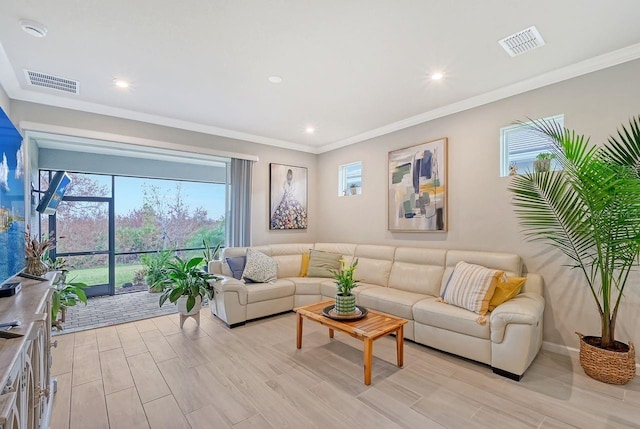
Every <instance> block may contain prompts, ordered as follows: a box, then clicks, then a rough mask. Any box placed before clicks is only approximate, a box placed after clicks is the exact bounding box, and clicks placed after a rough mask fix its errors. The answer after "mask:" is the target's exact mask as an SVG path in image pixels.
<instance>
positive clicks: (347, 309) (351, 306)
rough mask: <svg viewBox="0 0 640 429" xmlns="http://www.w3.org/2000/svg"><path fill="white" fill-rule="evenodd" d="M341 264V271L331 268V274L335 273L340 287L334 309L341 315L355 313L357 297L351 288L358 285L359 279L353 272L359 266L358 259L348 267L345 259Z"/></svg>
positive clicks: (337, 284)
mask: <svg viewBox="0 0 640 429" xmlns="http://www.w3.org/2000/svg"><path fill="white" fill-rule="evenodd" d="M340 264H341V265H342V268H341V270H340V271H337V270H329V271H330V272H331V274H333V278H334V279H335V281H336V286H337V288H338V293H337V294H336V304H335V307H334V308H333V311H335V312H336V314H339V315H347V314H353V313H355V312H356V297H355V295H353V294H352V293H351V290H352V289H353V288H355V287H356V286H358V281H357V280H356V279H354V278H353V272H354V271H355V270H356V267H357V266H358V260H357V259H356V260H355V261H354V262H353V264H351V265H349V266H348V267H347V264H346V262H345V261H344V259H341V260H340Z"/></svg>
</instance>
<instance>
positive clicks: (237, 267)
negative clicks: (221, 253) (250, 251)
mask: <svg viewBox="0 0 640 429" xmlns="http://www.w3.org/2000/svg"><path fill="white" fill-rule="evenodd" d="M226 260H227V265H228V266H229V269H230V270H231V275H232V276H233V278H234V279H238V280H242V272H243V271H244V266H245V264H246V263H247V257H246V256H235V257H233V258H226Z"/></svg>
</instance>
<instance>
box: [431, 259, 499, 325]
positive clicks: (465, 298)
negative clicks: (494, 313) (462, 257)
mask: <svg viewBox="0 0 640 429" xmlns="http://www.w3.org/2000/svg"><path fill="white" fill-rule="evenodd" d="M502 276H504V271H501V270H492V269H490V268H485V267H483V266H480V265H475V264H468V263H466V262H464V261H460V262H458V263H457V264H456V267H455V268H454V270H453V273H451V277H449V281H448V282H447V286H446V287H445V290H444V292H443V293H442V299H443V300H444V302H446V303H447V304H452V305H455V306H457V307H462V308H466V309H467V310H470V311H473V312H474V313H477V314H479V315H480V316H484V315H485V314H487V311H488V310H489V301H490V300H491V297H492V296H493V293H494V292H495V289H496V284H498V279H500V278H502ZM483 322H484V320H481V321H479V322H478V323H480V324H483Z"/></svg>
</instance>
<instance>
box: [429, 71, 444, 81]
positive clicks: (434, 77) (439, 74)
mask: <svg viewBox="0 0 640 429" xmlns="http://www.w3.org/2000/svg"><path fill="white" fill-rule="evenodd" d="M443 77H444V73H442V72H435V73H432V74H431V80H441V79H442V78H443Z"/></svg>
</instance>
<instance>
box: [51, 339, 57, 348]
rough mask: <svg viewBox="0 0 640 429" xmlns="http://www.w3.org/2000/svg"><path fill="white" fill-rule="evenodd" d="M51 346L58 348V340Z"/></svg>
mask: <svg viewBox="0 0 640 429" xmlns="http://www.w3.org/2000/svg"><path fill="white" fill-rule="evenodd" d="M51 347H53V348H54V349H57V348H58V340H55V341H54V342H52V343H51Z"/></svg>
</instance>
